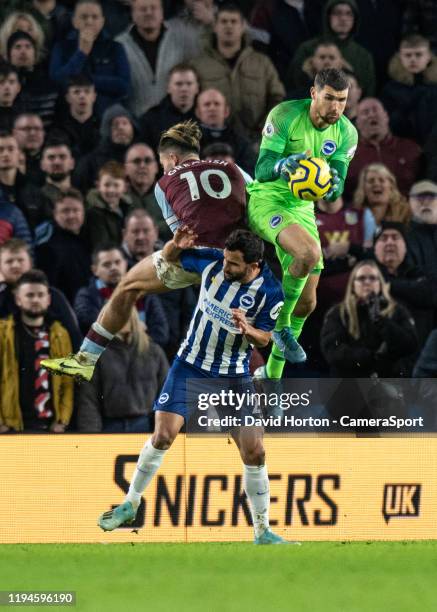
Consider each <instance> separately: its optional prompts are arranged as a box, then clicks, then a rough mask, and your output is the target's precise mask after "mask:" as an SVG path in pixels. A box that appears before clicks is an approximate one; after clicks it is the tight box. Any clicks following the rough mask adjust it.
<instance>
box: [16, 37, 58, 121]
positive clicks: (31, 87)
mask: <svg viewBox="0 0 437 612" xmlns="http://www.w3.org/2000/svg"><path fill="white" fill-rule="evenodd" d="M7 59H8V62H9V63H10V64H11V65H12V66H13V67H14V68H16V70H17V71H18V75H19V78H20V82H21V92H20V94H19V96H18V101H19V103H20V108H21V110H22V112H26V113H35V114H37V115H39V116H40V117H41V119H42V121H43V124H44V127H45V128H46V129H47V128H48V127H50V124H51V122H52V120H53V115H54V110H55V105H56V100H57V98H58V90H57V87H56V85H55V84H54V83H53V82H52V81H51V80H50V79H49V78H48V76H47V74H46V71H45V70H43V68H42V67H41V65H40V64H38V61H39V59H40V58H39V57H38V50H37V46H36V44H35V41H34V40H33V38H32V37H31V36H30V34H28V33H27V32H22V31H20V30H18V31H17V32H14V33H13V34H11V36H10V37H9V38H8V43H7Z"/></svg>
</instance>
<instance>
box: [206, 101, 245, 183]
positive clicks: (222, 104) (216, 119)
mask: <svg viewBox="0 0 437 612" xmlns="http://www.w3.org/2000/svg"><path fill="white" fill-rule="evenodd" d="M196 115H197V118H198V120H199V124H200V127H201V130H202V140H201V141H200V147H201V149H202V151H203V150H204V148H205V147H207V146H208V145H211V144H214V143H217V142H225V143H227V144H229V145H230V146H231V147H232V149H233V151H234V155H235V161H236V163H237V164H238V165H239V166H241V167H242V168H243V170H246V172H249V173H253V171H254V168H255V163H256V155H255V152H254V150H253V148H252V146H251V143H250V142H249V140H248V139H247V138H246V137H245V136H244V134H243V133H242V132H241V131H239V130H238V128H237V129H234V128H233V127H232V124H231V123H229V122H228V119H229V115H230V108H229V105H228V103H227V102H226V98H225V97H224V95H223V94H222V93H221V92H220V91H219V90H218V89H206V90H204V91H202V92H201V93H200V94H199V95H198V97H197V103H196Z"/></svg>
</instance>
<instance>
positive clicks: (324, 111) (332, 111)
mask: <svg viewBox="0 0 437 612" xmlns="http://www.w3.org/2000/svg"><path fill="white" fill-rule="evenodd" d="M347 94H348V90H347V89H346V90H344V91H335V90H334V89H332V87H328V86H325V87H324V88H323V89H322V90H321V91H317V90H316V92H315V100H314V101H315V106H316V112H317V114H318V116H319V118H320V119H322V120H323V122H324V123H326V124H328V125H333V124H334V123H337V121H338V120H339V119H340V117H341V116H342V114H343V113H344V109H345V108H346V102H347Z"/></svg>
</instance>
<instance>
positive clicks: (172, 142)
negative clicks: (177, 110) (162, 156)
mask: <svg viewBox="0 0 437 612" xmlns="http://www.w3.org/2000/svg"><path fill="white" fill-rule="evenodd" d="M201 138H202V132H201V130H200V127H199V126H198V125H197V123H196V122H195V121H192V120H191V119H190V120H188V121H183V122H182V123H177V124H176V125H173V126H172V127H171V128H169V129H168V130H166V131H165V132H163V133H162V134H161V138H160V141H159V146H158V151H159V152H160V153H161V152H163V151H166V150H168V149H177V150H178V151H180V152H181V153H199V151H200V139H201Z"/></svg>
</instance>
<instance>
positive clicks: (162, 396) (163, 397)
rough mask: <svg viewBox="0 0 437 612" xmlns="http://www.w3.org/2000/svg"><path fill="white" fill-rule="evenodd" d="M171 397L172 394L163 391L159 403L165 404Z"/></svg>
mask: <svg viewBox="0 0 437 612" xmlns="http://www.w3.org/2000/svg"><path fill="white" fill-rule="evenodd" d="M169 397H170V396H169V394H168V393H161V395H160V396H159V400H158V404H165V402H167V401H168V398H169Z"/></svg>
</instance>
